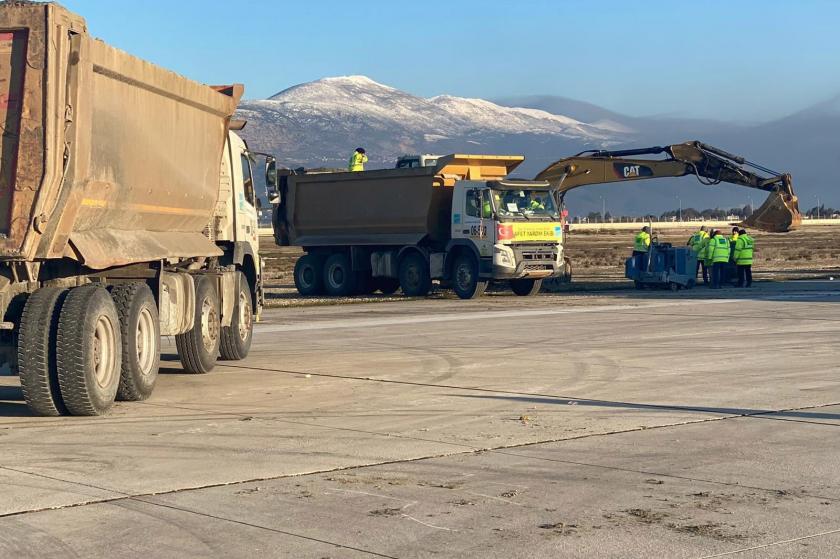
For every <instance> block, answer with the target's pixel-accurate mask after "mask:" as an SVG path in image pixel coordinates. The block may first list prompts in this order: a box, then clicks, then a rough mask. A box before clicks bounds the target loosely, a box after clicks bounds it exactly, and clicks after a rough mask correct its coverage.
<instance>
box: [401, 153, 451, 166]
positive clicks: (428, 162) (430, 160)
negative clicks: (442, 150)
mask: <svg viewBox="0 0 840 559" xmlns="http://www.w3.org/2000/svg"><path fill="white" fill-rule="evenodd" d="M440 158H441V156H440V155H432V154H430V153H424V154H422V155H401V156H400V157H398V158H397V164H396V165H395V166H394V168H396V169H414V168H417V167H434V166H435V165H437V164H438V159H440Z"/></svg>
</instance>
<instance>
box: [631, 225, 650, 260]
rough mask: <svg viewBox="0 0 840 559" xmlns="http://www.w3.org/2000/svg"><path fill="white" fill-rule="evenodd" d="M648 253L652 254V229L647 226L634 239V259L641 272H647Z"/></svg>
mask: <svg viewBox="0 0 840 559" xmlns="http://www.w3.org/2000/svg"><path fill="white" fill-rule="evenodd" d="M648 252H650V227H648V226H647V225H645V226H644V227H642V230H641V231H639V232H638V233H636V238H635V239H633V258H634V259H635V260H636V268H638V269H639V270H647V266H648Z"/></svg>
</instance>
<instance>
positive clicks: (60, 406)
mask: <svg viewBox="0 0 840 559" xmlns="http://www.w3.org/2000/svg"><path fill="white" fill-rule="evenodd" d="M66 295H67V290H66V289H60V288H58V287H44V288H43V289H39V290H38V291H36V292H34V293H33V294H32V295H30V296H29V298H28V299H27V300H26V304H25V305H24V307H23V314H22V315H21V319H20V328H19V330H18V342H17V360H18V375H19V376H20V387H21V390H22V391H23V399H24V400H25V401H26V405H27V406H29V409H30V410H31V411H32V413H34V414H35V415H47V416H56V415H64V414H66V413H67V408H66V407H65V405H64V401H63V400H62V398H61V389H60V388H59V385H58V369H57V367H56V358H55V343H56V338H57V333H58V320H59V313H60V312H61V306H62V303H63V302H64V297H65V296H66Z"/></svg>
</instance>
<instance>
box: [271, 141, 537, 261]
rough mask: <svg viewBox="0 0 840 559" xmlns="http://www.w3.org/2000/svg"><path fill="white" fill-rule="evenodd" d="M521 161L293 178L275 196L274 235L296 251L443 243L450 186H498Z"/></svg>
mask: <svg viewBox="0 0 840 559" xmlns="http://www.w3.org/2000/svg"><path fill="white" fill-rule="evenodd" d="M522 161H523V158H522V157H521V156H495V155H492V156H490V155H462V154H454V155H447V156H444V157H441V158H440V159H439V161H438V163H437V165H436V166H434V167H420V168H413V169H382V170H375V171H362V172H356V173H319V174H311V175H293V176H290V177H288V181H287V185H286V186H285V188H284V192H281V200H282V202H281V205H280V207H279V209H278V212H276V214H275V224H274V225H275V230H277V231H281V230H282V231H283V232H284V236H285V237H287V238H288V244H292V245H297V246H337V245H344V246H346V245H413V244H417V243H420V242H421V241H423V242H429V243H431V244H434V243H444V242H446V241H447V240H448V239H449V238H450V234H451V227H452V226H451V220H452V215H451V211H452V187H453V186H454V184H455V181H457V180H461V179H470V180H498V179H501V178H502V177H504V176H506V175H507V174H508V173H509V172H510V171H511V170H512V169H513V168H515V167H516V166H517V165H519V163H521V162H522Z"/></svg>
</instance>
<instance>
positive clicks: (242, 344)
mask: <svg viewBox="0 0 840 559" xmlns="http://www.w3.org/2000/svg"><path fill="white" fill-rule="evenodd" d="M238 275H239V292H238V293H237V298H236V303H235V304H234V307H233V319H232V320H231V322H230V326H224V327H222V341H221V344H220V346H219V349H220V351H221V354H222V359H224V360H225V361H239V360H240V359H245V358H246V357H248V352H249V351H251V341H252V340H253V338H254V311H253V308H252V307H251V286H250V285H248V278H246V277H245V274H243V273H242V272H238Z"/></svg>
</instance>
